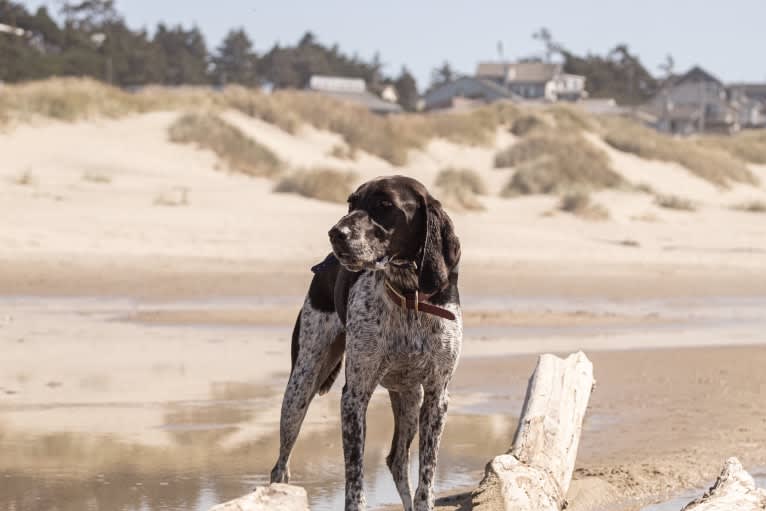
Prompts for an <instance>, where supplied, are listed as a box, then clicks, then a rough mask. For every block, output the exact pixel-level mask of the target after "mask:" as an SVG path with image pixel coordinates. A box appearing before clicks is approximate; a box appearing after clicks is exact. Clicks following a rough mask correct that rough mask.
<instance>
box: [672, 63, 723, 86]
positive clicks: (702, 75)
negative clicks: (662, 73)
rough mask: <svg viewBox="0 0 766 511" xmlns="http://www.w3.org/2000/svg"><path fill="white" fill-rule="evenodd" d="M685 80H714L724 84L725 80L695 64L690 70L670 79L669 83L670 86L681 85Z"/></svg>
mask: <svg viewBox="0 0 766 511" xmlns="http://www.w3.org/2000/svg"><path fill="white" fill-rule="evenodd" d="M684 82H694V83H696V82H713V83H717V84H718V85H721V86H723V82H722V81H721V80H719V79H718V78H716V77H715V76H713V75H712V74H711V73H709V72H707V71H705V70H704V69H702V68H701V67H699V66H694V67H693V68H691V69H690V70H688V71H687V72H686V73H684V74H682V75H680V76H676V77H673V78H671V79H670V80H668V83H667V85H668V86H670V87H674V86H676V85H680V84H682V83H684Z"/></svg>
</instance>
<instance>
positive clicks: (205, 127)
mask: <svg viewBox="0 0 766 511" xmlns="http://www.w3.org/2000/svg"><path fill="white" fill-rule="evenodd" d="M168 131H169V136H170V140H171V141H173V142H176V143H180V144H194V145H196V146H197V147H200V148H202V149H209V150H211V151H213V152H214V153H215V154H216V155H217V156H218V158H219V159H220V160H222V161H223V162H225V163H226V164H227V166H228V167H229V168H230V169H231V170H232V171H235V172H241V173H243V174H247V175H250V176H260V177H272V176H274V175H276V174H278V173H279V172H280V170H281V168H282V162H281V161H280V160H279V158H278V157H277V156H276V155H275V154H274V153H273V152H272V151H271V150H270V149H268V148H267V147H265V146H263V145H261V144H259V143H258V142H256V141H255V140H253V139H251V138H249V137H248V136H247V135H245V134H244V133H242V131H240V130H239V129H238V128H236V127H235V126H232V125H231V124H229V123H227V122H226V121H224V120H223V119H221V118H220V117H219V116H218V115H216V114H213V113H187V114H184V115H182V116H180V117H179V118H178V119H176V121H175V122H174V123H173V124H172V125H171V126H170V128H169V130H168Z"/></svg>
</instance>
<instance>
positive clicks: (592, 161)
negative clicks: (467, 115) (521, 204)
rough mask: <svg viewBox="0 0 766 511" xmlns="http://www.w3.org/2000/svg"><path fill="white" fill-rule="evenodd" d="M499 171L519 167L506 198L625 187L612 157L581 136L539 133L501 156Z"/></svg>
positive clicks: (505, 151)
mask: <svg viewBox="0 0 766 511" xmlns="http://www.w3.org/2000/svg"><path fill="white" fill-rule="evenodd" d="M495 166H496V167H512V166H513V167H517V170H516V172H515V173H514V175H513V177H512V178H511V180H510V181H509V183H508V184H507V185H506V187H505V188H504V189H503V191H502V195H504V196H513V195H519V194H522V195H523V194H535V193H563V192H566V191H571V190H572V189H600V188H613V187H617V186H620V185H622V184H623V179H622V177H621V176H620V175H619V174H617V173H616V172H615V171H614V170H612V168H611V166H610V162H609V157H608V156H607V154H606V153H604V152H603V151H601V150H599V149H597V148H596V147H594V146H593V145H591V144H590V143H589V142H588V141H587V140H586V139H585V138H584V137H582V136H581V135H579V134H571V133H570V134H565V133H560V132H557V131H550V132H544V133H536V134H534V135H531V136H529V137H527V138H524V139H522V140H520V141H519V142H517V143H515V144H513V145H511V146H510V147H509V148H508V149H505V150H503V151H501V152H499V153H498V154H497V155H496V157H495Z"/></svg>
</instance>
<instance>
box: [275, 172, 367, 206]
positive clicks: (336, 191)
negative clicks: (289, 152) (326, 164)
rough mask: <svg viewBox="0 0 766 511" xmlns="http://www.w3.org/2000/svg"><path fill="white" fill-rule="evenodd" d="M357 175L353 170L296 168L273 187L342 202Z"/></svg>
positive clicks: (352, 189) (328, 200) (349, 193)
mask: <svg viewBox="0 0 766 511" xmlns="http://www.w3.org/2000/svg"><path fill="white" fill-rule="evenodd" d="M356 180H357V175H356V174H355V173H354V172H349V171H343V170H336V169H330V168H318V169H308V170H297V171H294V172H292V173H290V174H288V175H286V176H284V177H282V179H281V180H280V181H279V182H278V183H277V185H276V186H275V187H274V191H275V192H278V193H295V194H298V195H302V196H304V197H309V198H312V199H319V200H323V201H327V202H338V203H344V202H346V199H348V196H349V195H351V192H353V191H354V183H355V182H356Z"/></svg>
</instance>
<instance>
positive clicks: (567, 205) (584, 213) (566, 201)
mask: <svg viewBox="0 0 766 511" xmlns="http://www.w3.org/2000/svg"><path fill="white" fill-rule="evenodd" d="M559 209H560V210H561V211H564V212H566V213H571V214H573V215H575V216H578V217H580V218H584V219H586V220H607V219H608V218H609V211H607V210H606V208H604V207H603V206H602V205H600V204H596V203H594V202H593V201H592V200H591V197H590V195H589V194H588V193H587V192H584V191H573V192H568V193H566V194H564V195H563V196H562V197H561V200H560V201H559Z"/></svg>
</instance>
